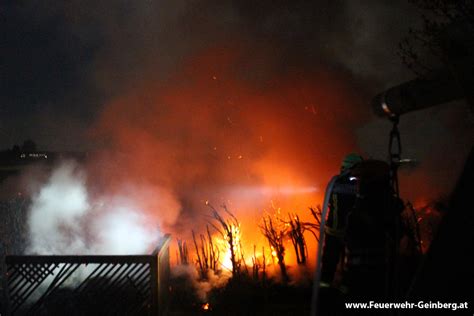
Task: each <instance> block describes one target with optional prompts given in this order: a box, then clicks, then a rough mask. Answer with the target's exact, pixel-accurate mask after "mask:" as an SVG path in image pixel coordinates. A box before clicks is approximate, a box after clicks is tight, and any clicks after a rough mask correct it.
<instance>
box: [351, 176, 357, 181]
mask: <svg viewBox="0 0 474 316" xmlns="http://www.w3.org/2000/svg"><path fill="white" fill-rule="evenodd" d="M356 180H357V177H349V181H356Z"/></svg>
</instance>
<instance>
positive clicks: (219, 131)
mask: <svg viewBox="0 0 474 316" xmlns="http://www.w3.org/2000/svg"><path fill="white" fill-rule="evenodd" d="M255 49H257V50H260V51H261V53H255V52H254V50H255ZM268 56H271V54H270V51H269V49H268V48H267V47H264V46H260V47H258V46H257V47H249V46H246V45H245V43H242V42H236V43H232V44H229V43H223V44H221V45H218V44H216V45H213V46H212V47H210V48H207V49H203V50H201V51H200V52H198V53H196V54H195V55H193V56H191V57H189V58H187V59H185V60H183V62H182V64H181V65H180V66H179V67H178V68H177V69H176V70H175V71H174V72H173V74H172V75H171V76H170V77H169V78H168V79H167V80H158V79H156V78H153V77H148V78H147V77H144V78H143V80H139V81H137V82H136V84H135V85H134V86H133V87H131V88H130V89H128V90H126V91H124V93H123V94H122V95H120V96H117V97H116V98H114V99H113V100H111V101H110V102H109V103H107V104H106V106H105V108H104V111H103V112H102V113H101V115H100V118H99V119H98V121H97V123H96V124H95V125H94V128H93V130H92V131H91V134H90V135H91V137H92V138H94V139H98V140H99V141H101V142H102V144H103V147H102V148H104V149H102V150H101V151H100V152H99V153H98V156H97V159H96V160H95V163H96V164H95V165H92V167H91V168H93V169H94V171H93V174H94V175H95V176H96V178H97V179H99V181H103V183H102V185H104V186H105V187H107V189H108V190H109V191H110V190H114V188H115V187H116V186H121V185H122V183H135V184H138V185H141V186H142V187H144V188H152V189H151V191H153V188H164V189H165V190H166V192H168V193H169V194H170V195H171V196H173V197H175V198H176V199H177V200H178V201H179V202H180V208H181V213H180V214H179V215H178V214H176V213H175V210H172V209H171V210H170V209H162V208H159V207H158V206H157V205H154V199H155V197H154V196H153V194H151V195H149V196H147V197H143V199H140V200H142V201H143V203H145V204H147V203H148V205H147V207H146V208H147V209H148V210H149V212H150V213H151V214H154V215H152V216H155V215H156V216H157V217H158V218H160V220H161V222H162V224H163V225H165V227H166V228H167V229H169V230H172V231H176V225H173V224H177V226H178V227H179V225H182V223H188V222H189V221H188V220H187V219H189V218H192V219H197V218H199V217H201V218H202V217H203V216H202V215H203V214H205V203H204V202H205V201H206V200H209V201H212V202H213V203H214V204H216V205H219V204H221V203H224V204H227V205H228V206H229V207H230V208H231V209H233V211H235V212H236V213H237V214H238V215H239V213H240V212H244V211H247V212H248V211H250V210H253V211H256V210H260V211H261V210H262V209H263V207H264V206H265V205H269V203H270V202H271V201H272V200H273V199H275V198H277V199H279V200H280V202H281V203H287V206H289V205H291V207H292V208H296V209H300V210H301V209H307V207H309V206H311V205H314V204H315V203H319V200H318V198H320V196H321V195H322V191H324V187H325V184H326V181H327V179H328V178H329V177H330V176H331V174H332V173H334V172H337V170H338V169H339V160H340V157H342V156H343V155H344V154H345V153H346V152H348V151H354V150H355V149H356V144H355V139H354V137H353V135H352V133H351V131H352V130H353V129H354V127H355V126H357V125H358V124H360V122H361V120H362V114H361V113H363V111H362V110H360V109H361V108H362V104H361V101H360V100H361V97H362V96H361V91H360V90H359V89H357V87H356V86H355V85H354V84H353V83H351V81H350V80H349V78H348V76H347V74H344V73H343V72H337V71H334V70H331V71H330V70H329V69H324V68H322V67H321V68H319V69H317V70H313V71H304V72H303V71H301V70H298V69H288V70H285V71H282V72H281V73H275V72H274V71H271V72H265V71H263V70H262V67H264V68H266V67H269V68H270V69H273V67H272V66H271V65H269V64H271V63H272V62H274V61H272V60H271V58H269V57H268ZM291 211H294V209H291ZM244 214H245V213H244ZM182 228H185V227H182ZM187 230H188V231H189V229H187ZM178 231H179V229H178Z"/></svg>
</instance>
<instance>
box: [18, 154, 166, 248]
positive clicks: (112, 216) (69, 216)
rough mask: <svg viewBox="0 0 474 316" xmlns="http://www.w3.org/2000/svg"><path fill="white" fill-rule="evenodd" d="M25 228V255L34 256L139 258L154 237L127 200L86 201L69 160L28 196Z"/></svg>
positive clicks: (154, 228) (82, 180)
mask: <svg viewBox="0 0 474 316" xmlns="http://www.w3.org/2000/svg"><path fill="white" fill-rule="evenodd" d="M28 229H29V237H30V238H29V246H28V249H27V252H28V253H34V254H144V253H148V252H149V251H151V250H152V247H153V246H155V245H156V244H157V241H158V238H159V237H160V232H159V231H158V224H157V223H153V222H150V221H149V219H148V218H147V217H146V216H145V215H144V213H143V212H142V210H141V209H140V208H139V207H137V205H136V204H135V202H134V200H133V196H126V197H118V196H114V197H100V198H97V197H92V196H91V194H90V192H89V191H88V189H87V186H86V174H85V172H84V171H83V170H82V169H81V168H80V167H79V166H78V165H77V164H75V163H74V162H72V161H68V162H63V163H62V164H60V165H59V166H58V167H57V168H55V169H54V170H53V171H52V173H51V176H50V177H49V179H48V180H47V182H46V183H45V184H44V185H43V186H41V188H40V189H39V191H38V192H37V193H36V194H33V196H32V202H31V206H30V212H29V218H28Z"/></svg>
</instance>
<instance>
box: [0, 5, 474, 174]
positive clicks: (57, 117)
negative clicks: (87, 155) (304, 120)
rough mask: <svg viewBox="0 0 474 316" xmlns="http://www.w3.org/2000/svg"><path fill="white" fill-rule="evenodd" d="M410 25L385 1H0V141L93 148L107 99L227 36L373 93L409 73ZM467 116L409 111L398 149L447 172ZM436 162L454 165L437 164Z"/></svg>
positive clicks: (410, 12) (376, 132) (372, 151)
mask: <svg viewBox="0 0 474 316" xmlns="http://www.w3.org/2000/svg"><path fill="white" fill-rule="evenodd" d="M418 23H419V20H418V14H417V12H415V10H414V8H413V7H412V6H411V5H410V4H409V3H408V1H392V0H361V1H350V0H331V1H329V0H328V1H300V0H291V1H290V0H286V1H285V0H276V1H275V0H273V1H270V0H261V1H247V0H244V1H242V0H240V1H237V0H235V1H217V0H204V1H197V0H196V1H189V0H188V1H185V0H173V1H153V0H146V1H132V0H113V1H112V0H82V1H78V0H71V1H52V0H42V1H40V0H31V1H14V0H10V1H9V0H7V1H2V2H1V4H0V144H1V147H2V148H9V147H11V146H12V145H13V144H15V143H21V142H22V141H23V140H24V139H26V138H32V139H34V140H35V141H36V142H37V143H38V144H39V147H40V148H45V149H52V150H78V149H79V150H87V149H90V148H93V146H94V145H93V144H90V143H89V141H88V138H87V137H86V136H84V134H85V133H86V132H87V130H88V129H89V126H90V125H91V124H93V122H94V119H95V117H96V116H97V114H98V113H99V112H100V111H101V109H102V107H103V105H104V104H105V103H106V102H107V100H109V99H110V98H112V97H113V96H115V95H117V94H120V93H121V91H122V90H123V89H124V88H125V87H128V86H130V85H133V82H135V81H136V79H137V78H140V77H141V76H153V77H156V78H166V76H167V75H168V74H169V73H170V72H171V70H172V69H173V68H174V67H175V66H176V65H178V64H179V63H180V61H181V60H182V59H183V58H184V57H185V56H187V55H189V54H192V53H193V52H194V51H195V50H198V49H200V48H203V47H206V46H208V45H211V44H212V43H215V42H219V41H223V40H225V39H226V38H229V37H240V38H243V39H245V40H246V41H248V42H249V43H269V45H271V46H272V47H273V49H274V53H275V55H276V56H278V59H279V61H280V64H279V65H280V67H281V69H284V68H285V67H301V66H302V65H303V67H304V65H312V66H314V65H318V64H320V65H325V67H329V68H334V69H337V70H338V71H343V72H345V73H347V74H348V77H349V78H351V80H353V81H354V82H357V84H358V85H361V86H363V87H364V89H365V90H366V91H367V95H372V94H375V93H377V92H379V91H380V90H383V89H384V88H387V87H390V86H392V85H394V84H397V83H399V82H402V81H405V80H407V79H410V78H412V77H413V75H412V74H411V73H410V72H409V71H407V70H406V69H405V67H404V66H403V65H402V64H401V61H400V59H399V57H398V56H397V54H396V52H397V45H398V42H399V41H400V39H401V38H402V37H403V36H405V35H406V34H407V31H408V28H409V27H410V26H415V27H416V26H417V25H418ZM272 71H279V69H274V70H272ZM369 101H370V98H368V99H367V106H369ZM467 117H468V116H467V107H466V106H464V105H457V106H452V105H449V106H442V107H439V108H437V109H431V110H426V111H423V112H420V113H414V114H409V115H407V117H406V118H404V119H403V121H402V125H401V127H402V132H403V135H402V136H404V137H405V138H404V139H405V144H406V151H405V152H406V153H407V155H412V156H415V157H416V158H418V159H421V160H423V159H424V158H426V157H429V159H430V160H429V161H430V166H431V167H430V168H429V170H438V171H437V172H441V173H443V172H444V173H443V175H442V176H443V177H444V176H449V177H450V178H452V177H453V174H452V173H455V171H453V170H458V169H459V167H458V166H459V165H460V164H462V161H463V159H464V157H465V154H466V152H467V147H468V146H467V144H469V143H470V141H471V140H472V137H470V136H469V135H472V134H471V133H472V118H471V121H468V118H467ZM389 128H390V126H389V124H388V123H387V122H386V121H383V120H380V119H376V118H375V117H368V120H367V121H366V123H364V124H363V125H361V126H360V127H359V128H358V129H356V130H354V133H355V134H356V135H357V136H358V139H359V146H360V148H361V149H362V150H363V151H364V152H365V153H366V154H368V155H370V156H374V157H378V158H385V156H384V155H385V152H386V142H387V141H388V130H389ZM435 148H436V149H435ZM438 148H439V149H438ZM441 153H448V154H447V155H444V156H443V159H441V158H437V159H433V157H440V154H441ZM439 160H449V161H450V163H452V164H454V165H455V166H456V167H455V168H441V171H439V170H440V168H438V167H437V166H438V165H437V164H438V163H439ZM448 169H449V170H448Z"/></svg>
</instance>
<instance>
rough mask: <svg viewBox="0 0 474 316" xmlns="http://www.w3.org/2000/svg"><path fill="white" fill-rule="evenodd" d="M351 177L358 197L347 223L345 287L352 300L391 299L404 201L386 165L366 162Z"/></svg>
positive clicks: (381, 162) (395, 276)
mask: <svg viewBox="0 0 474 316" xmlns="http://www.w3.org/2000/svg"><path fill="white" fill-rule="evenodd" d="M351 176H352V177H354V178H356V179H357V197H356V199H355V201H354V204H353V208H352V210H351V211H350V213H349V214H348V216H347V222H346V223H345V224H346V230H345V247H346V249H345V256H346V258H345V265H344V284H345V285H346V286H347V287H348V289H349V292H350V293H349V294H350V295H349V296H350V297H349V298H353V299H362V298H364V299H365V298H372V299H374V298H382V297H385V298H389V297H390V296H391V294H393V293H392V292H391V291H392V290H391V289H392V288H393V282H394V278H398V277H400V276H398V275H394V272H395V270H394V269H395V268H396V262H397V259H396V256H397V249H398V248H397V247H398V246H397V245H398V244H399V241H400V240H399V237H400V236H399V235H400V233H399V232H400V213H401V211H402V210H403V202H402V201H401V200H400V199H399V198H398V197H396V196H395V195H394V192H393V189H392V187H391V184H390V167H389V165H388V164H387V163H386V162H383V161H380V160H365V161H363V162H361V163H359V164H358V165H357V166H355V167H354V168H353V169H352V170H351ZM323 267H324V266H323ZM395 274H396V273H395Z"/></svg>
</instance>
